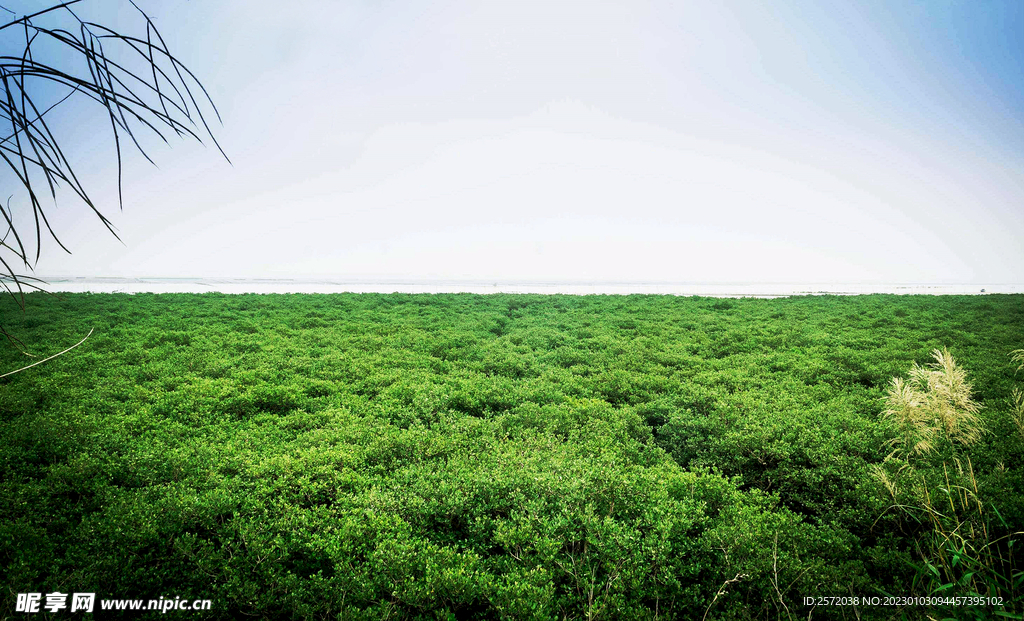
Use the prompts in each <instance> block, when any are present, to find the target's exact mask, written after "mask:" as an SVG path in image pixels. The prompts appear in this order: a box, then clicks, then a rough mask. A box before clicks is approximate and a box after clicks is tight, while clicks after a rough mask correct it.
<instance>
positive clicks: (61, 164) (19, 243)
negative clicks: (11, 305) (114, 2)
mask: <svg viewBox="0 0 1024 621" xmlns="http://www.w3.org/2000/svg"><path fill="white" fill-rule="evenodd" d="M83 1H84V0H70V1H69V2H63V3H59V4H55V5H53V6H50V7H48V8H45V9H43V10H41V11H37V12H35V13H32V14H31V15H25V16H23V17H18V18H16V19H13V20H11V21H9V22H7V23H5V24H3V25H0V42H3V43H6V45H5V46H4V49H8V50H9V49H11V48H12V46H13V45H18V46H19V47H20V48H21V50H22V51H21V53H20V54H17V55H14V54H5V55H0V88H2V89H3V90H2V92H0V159H2V160H3V164H0V166H6V168H7V169H8V171H9V172H10V173H11V174H12V180H15V185H16V186H17V187H18V188H19V194H20V197H21V199H22V200H25V201H26V208H31V212H32V219H31V224H30V225H22V224H20V222H21V220H20V219H19V218H17V217H15V216H16V214H15V213H14V209H12V207H11V202H10V200H8V202H7V205H6V207H5V206H3V205H2V204H0V216H2V220H0V228H3V227H5V230H4V232H3V234H2V236H0V286H3V288H4V290H5V291H6V292H7V293H8V294H9V295H10V296H11V297H13V298H14V299H15V300H17V302H18V305H19V306H20V307H21V308H22V309H24V305H25V299H24V292H25V289H37V290H38V289H40V288H41V286H42V285H43V284H45V283H42V281H40V280H39V279H37V278H34V277H32V276H28V275H25V274H23V273H17V270H18V267H17V266H19V265H20V266H21V267H22V268H23V269H25V270H28V271H30V272H31V271H33V270H34V269H35V266H36V264H37V263H38V261H39V258H40V255H41V251H42V243H43V237H44V236H46V237H49V238H51V239H52V240H53V241H54V242H56V243H57V245H58V246H60V247H61V248H62V249H63V250H64V251H65V252H68V253H70V250H69V249H68V248H67V247H66V246H65V245H64V244H63V243H62V242H61V240H60V238H59V237H58V234H57V232H56V231H55V230H54V228H53V226H52V225H51V223H50V220H49V219H48V217H47V213H48V210H49V209H50V208H51V207H52V206H54V205H56V201H57V194H58V189H68V190H70V191H71V192H72V194H73V195H74V196H75V197H76V198H77V199H78V200H80V201H81V202H83V203H85V205H86V206H88V207H89V208H90V209H91V210H92V211H93V213H94V214H95V215H96V216H97V217H98V218H99V220H100V222H102V223H103V225H104V226H105V227H106V229H107V230H108V231H109V232H110V233H111V234H112V235H114V237H115V238H117V233H116V231H115V229H114V226H113V223H112V222H111V221H110V220H109V219H108V218H107V217H106V216H105V215H104V214H103V213H102V212H101V210H100V208H99V207H98V206H97V204H96V203H95V202H94V201H93V200H92V198H91V196H90V194H89V192H88V190H87V189H86V187H85V186H84V184H83V183H82V182H81V181H80V180H79V178H78V176H77V175H76V174H75V171H74V168H73V166H72V164H71V160H70V159H69V158H68V156H67V152H66V150H65V148H64V145H65V144H66V141H65V140H64V137H63V136H61V135H58V132H56V131H54V125H53V124H52V123H47V119H48V118H50V117H51V116H52V115H54V114H58V113H60V111H61V110H62V108H61V104H63V103H64V102H66V101H68V100H69V99H73V98H74V99H82V100H84V101H86V102H92V103H93V104H94V105H95V106H99V107H100V108H101V109H102V110H103V112H104V113H105V116H106V118H107V120H108V121H109V128H110V132H111V134H112V137H113V141H114V152H115V161H116V163H117V193H118V206H119V207H123V192H122V188H123V181H124V179H123V156H124V153H123V145H124V144H125V143H126V142H130V143H131V144H132V145H134V147H135V149H137V150H138V151H139V153H141V154H142V156H143V157H145V158H146V159H147V160H149V161H150V162H152V161H153V160H152V158H151V157H150V155H149V154H148V153H147V152H146V150H145V149H144V148H143V146H142V143H141V142H140V138H142V135H141V134H140V132H142V133H148V134H152V135H155V136H156V137H158V138H160V140H161V141H163V142H165V143H167V142H168V139H167V135H166V134H167V132H173V133H174V134H175V135H176V136H178V137H181V138H191V139H195V140H197V141H199V142H200V143H202V142H204V141H205V140H209V141H210V142H212V143H213V144H214V146H216V147H217V149H218V150H219V151H220V153H221V154H222V155H224V157H225V159H227V155H226V154H225V153H224V150H223V149H222V148H221V146H220V144H219V143H218V142H217V140H216V138H215V137H214V134H213V131H212V130H211V128H210V124H209V122H208V116H209V113H210V112H212V113H213V115H214V116H215V117H216V118H217V120H218V122H219V121H220V113H219V112H218V111H217V108H216V106H215V105H214V103H213V99H212V98H211V97H210V95H209V93H208V92H207V90H206V88H205V87H204V86H203V85H202V83H200V81H199V80H198V78H197V77H196V76H195V74H194V73H193V72H192V71H190V70H189V69H188V68H187V67H186V66H185V65H184V64H183V63H182V62H181V61H180V60H179V59H178V58H177V57H175V56H174V55H173V54H172V53H171V51H170V49H169V48H168V46H167V44H166V42H165V41H164V39H163V37H162V36H161V34H160V32H159V30H158V29H157V27H156V25H155V24H154V23H153V20H152V19H150V17H149V16H148V15H147V14H146V13H145V12H144V11H143V10H142V9H141V8H139V7H138V5H136V4H135V2H132V6H133V7H135V9H136V10H137V11H138V14H139V16H140V21H141V22H142V24H140V27H139V32H140V33H141V31H142V25H144V27H145V35H144V36H135V35H133V34H129V33H126V32H119V31H117V30H114V29H111V28H110V27H108V26H105V25H103V24H100V23H97V22H94V21H89V20H87V19H83V18H82V17H80V16H79V15H78V14H77V13H76V12H75V8H77V7H74V5H78V4H79V3H81V2H83ZM129 1H131V0H129ZM5 10H7V9H5ZM8 12H10V11H9V10H8ZM68 24H72V27H70V28H69V27H67V25H68ZM4 37H8V38H9V39H8V41H3V38H4ZM40 49H47V50H50V56H48V57H51V56H52V57H53V58H59V59H61V60H60V62H42V61H40V60H37V58H38V56H39V54H37V53H34V52H36V51H38V50H40ZM53 50H57V53H56V54H54V53H53ZM136 65H138V66H139V67H141V68H139V69H136V68H133V67H135V66H136ZM54 89H56V90H58V91H61V92H59V94H58V97H57V98H56V99H57V100H56V101H55V102H54V103H49V100H47V103H49V105H46V104H44V103H42V102H41V101H40V100H41V97H40V95H39V92H40V90H44V91H47V92H48V93H52V92H53V90H54ZM4 130H6V131H4ZM229 161H230V160H229ZM19 226H25V228H29V229H33V228H34V235H31V234H29V235H28V236H26V233H29V231H24V230H19V228H18V227H19ZM118 239H120V238H118ZM33 243H34V246H35V248H34V251H33V249H32V245H33ZM5 255H6V256H5ZM0 333H3V334H4V335H6V336H7V337H8V340H10V341H11V342H12V343H14V344H15V345H18V342H17V341H16V339H13V337H11V336H10V335H9V334H8V332H7V330H5V329H4V326H3V325H2V324H0ZM19 348H20V346H19Z"/></svg>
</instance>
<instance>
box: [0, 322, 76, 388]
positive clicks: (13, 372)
mask: <svg viewBox="0 0 1024 621" xmlns="http://www.w3.org/2000/svg"><path fill="white" fill-rule="evenodd" d="M93 330H95V328H89V334H86V335H85V338H83V339H82V340H81V341H78V342H77V343H75V344H74V345H72V346H71V347H68V348H67V349H65V350H64V351H62V352H60V353H58V354H54V355H52V356H50V357H49V358H43V359H42V360H40V361H39V362H33V363H32V364H30V365H28V366H27V367H21V368H20V369H18V370H16V371H9V372H7V373H4V374H3V375H0V379H3V378H5V377H7V376H8V375H14V374H15V373H21V372H22V371H24V370H25V369H31V368H32V367H34V366H36V365H37V364H43V363H44V362H46V361H47V360H53V359H54V358H56V357H57V356H63V355H64V354H66V353H68V352H69V351H71V350H72V349H74V348H76V347H78V346H79V345H81V344H82V343H84V342H85V339H87V338H89V337H90V336H92V331H93Z"/></svg>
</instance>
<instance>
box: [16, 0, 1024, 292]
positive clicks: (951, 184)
mask: <svg viewBox="0 0 1024 621" xmlns="http://www.w3.org/2000/svg"><path fill="white" fill-rule="evenodd" d="M23 4H25V5H26V6H28V5H29V4H30V3H23ZM83 4H90V6H89V10H92V11H95V14H96V15H97V16H98V17H103V18H104V19H113V20H116V21H117V23H119V24H122V25H123V26H124V27H127V28H137V24H138V22H137V21H135V20H134V19H133V16H132V14H131V11H130V10H127V9H125V8H124V7H122V10H121V11H120V12H118V14H117V15H114V14H113V13H112V12H108V13H106V14H103V13H101V11H104V10H106V11H111V6H113V4H112V3H108V4H106V5H105V6H104V7H100V6H99V3H96V2H92V3H83ZM142 6H143V7H144V8H146V10H147V11H148V12H150V13H151V14H152V15H153V16H154V18H155V21H156V23H157V24H158V26H159V27H160V28H161V31H162V33H163V35H164V37H165V38H166V39H167V41H168V44H169V45H170V46H171V48H172V50H173V51H175V52H176V53H177V54H178V55H179V56H180V57H181V58H182V60H184V61H185V62H186V64H187V65H188V66H189V67H190V68H192V69H193V70H194V71H195V72H196V74H197V75H198V76H199V77H200V78H201V79H202V80H203V82H204V84H205V85H206V86H207V87H208V88H209V90H210V92H211V94H212V95H213V97H214V99H215V101H216V103H217V105H218V106H219V108H220V111H221V113H222V115H223V118H224V125H223V127H221V128H219V129H218V130H217V136H218V139H219V140H220V142H221V143H222V145H223V146H224V148H225V150H226V151H227V152H228V154H229V156H230V157H231V159H232V162H233V165H228V164H227V163H225V162H224V161H223V159H220V158H219V155H218V154H217V152H216V150H214V149H212V148H202V147H199V146H196V145H193V144H189V143H175V144H172V146H171V148H165V147H162V146H159V145H154V147H155V148H154V149H153V153H152V155H153V156H154V159H155V160H156V161H157V163H158V164H159V168H153V167H152V166H150V165H149V164H148V163H146V162H145V161H144V160H142V159H141V158H139V157H134V158H132V159H130V161H129V163H128V166H127V168H126V173H127V181H126V183H125V208H124V211H123V212H118V211H117V207H116V194H115V192H114V183H113V167H112V165H111V164H112V160H111V158H110V154H111V151H110V148H111V145H110V141H109V139H108V138H107V137H105V136H104V134H103V131H104V130H105V129H106V126H105V125H104V124H103V119H102V117H98V116H97V115H96V114H95V113H94V111H90V109H89V107H88V105H87V104H86V102H70V101H69V102H68V104H65V106H66V107H64V108H62V109H59V110H60V114H61V115H64V116H63V117H62V120H61V123H62V125H61V127H63V128H64V129H66V130H67V131H68V132H69V134H68V135H69V136H70V138H69V143H68V149H69V150H71V151H76V150H77V153H79V154H81V155H80V157H81V161H82V162H83V164H82V171H83V178H84V180H85V181H86V182H87V183H88V184H89V187H90V188H91V189H92V190H93V192H94V194H95V196H96V198H97V199H99V201H101V204H103V205H108V206H109V207H108V208H107V209H106V211H107V212H108V215H110V217H111V219H112V220H113V221H114V223H115V225H116V226H117V227H118V231H119V234H120V235H121V237H122V239H123V240H124V244H120V243H118V242H117V241H116V240H114V239H113V237H111V236H110V235H109V234H108V233H105V232H104V230H103V229H102V227H101V226H99V224H98V222H97V221H96V219H95V216H93V215H91V214H90V213H89V212H88V210H87V209H85V208H84V207H81V206H79V205H74V204H72V203H71V202H70V201H64V202H62V203H61V207H60V209H59V210H58V212H55V213H56V216H55V222H54V224H55V228H57V230H58V233H59V234H61V238H62V240H63V241H64V242H65V244H66V245H68V246H69V247H70V248H71V250H72V251H73V252H74V254H73V255H71V256H65V255H64V254H63V253H62V252H60V251H59V249H57V248H56V247H54V246H53V245H49V246H46V247H45V248H44V254H43V258H42V259H41V261H40V262H39V265H38V268H37V271H38V273H40V274H62V275H72V274H73V275H92V276H95V275H107V276H186V275H187V276H218V275H220V276H255V277H258V276H267V277H271V276H273V277H294V276H305V277H310V276H312V277H316V276H324V277H332V278H338V277H359V278H366V277H371V278H372V277H381V278H396V277H398V278H413V279H417V278H419V279H436V278H443V279H459V278H466V279H500V280H517V279H519V280H531V279H533V280H537V279H543V280H563V281H594V280H611V281H622V280H632V281H676V282H820V281H834V282H981V283H983V282H1015V283H1019V282H1024V236H1022V235H1021V231H1022V230H1024V208H1022V206H1024V162H1022V159H1024V158H1022V155H1024V124H1022V119H1024V70H1022V69H1024V67H1022V59H1024V49H1022V41H1024V37H1021V36H1020V33H1021V32H1024V3H1021V2H1018V1H1016V0H1013V1H1005V2H995V1H987V0H975V1H971V2H953V1H945V0H931V1H927V2H925V1H921V2H915V1H910V0H906V1H899V2H892V1H886V2H860V3H849V2H820V1H809V0H808V1H782V2H773V3H759V2H739V1H736V2H723V1H721V0H717V1H697V2H686V3H676V2H653V3H642V2H586V3H584V2H557V1H555V2H551V1H545V2H515V3H494V2H432V3H408V2H404V3H403V2H383V3H382V2H345V3H340V2H327V1H311V0H297V1H295V2H292V3H289V4H288V5H287V7H286V8H284V7H283V5H281V4H280V3H260V2H252V1H248V2H241V1H232V0H227V1H224V2H217V3H201V2H190V3H180V2H145V3H142ZM9 8H15V7H14V6H11V7H9ZM16 10H23V9H22V8H21V7H18V8H17V9H16ZM17 200H18V197H16V198H15V202H14V203H13V204H17V203H16V201H17ZM22 200H23V199H22Z"/></svg>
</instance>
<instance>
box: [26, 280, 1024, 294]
mask: <svg viewBox="0 0 1024 621" xmlns="http://www.w3.org/2000/svg"><path fill="white" fill-rule="evenodd" d="M43 280H45V281H46V282H47V283H48V284H47V286H46V287H45V288H46V290H48V291H52V292H71V293H83V292H90V293H212V292H216V293H483V294H486V293H546V294H555V293H561V294H571V295H591V294H614V295H628V294H634V293H640V294H660V295H684V296H690V295H699V296H707V297H721V298H742V297H752V298H779V297H788V296H794V295H863V294H869V293H892V294H900V295H922V294H923V295H965V294H966V295H978V294H982V295H983V294H991V293H1024V284H928V283H891V284H877V283H876V284H858V283H718V284H715V283H664V282H531V281H501V280H494V281H486V280H461V281H460V280H413V279H408V280H402V279H394V280H379V281H370V280H358V279H352V280H345V279H302V278H188V277H182V278H103V277H88V276H73V277H69V276H53V277H48V278H43Z"/></svg>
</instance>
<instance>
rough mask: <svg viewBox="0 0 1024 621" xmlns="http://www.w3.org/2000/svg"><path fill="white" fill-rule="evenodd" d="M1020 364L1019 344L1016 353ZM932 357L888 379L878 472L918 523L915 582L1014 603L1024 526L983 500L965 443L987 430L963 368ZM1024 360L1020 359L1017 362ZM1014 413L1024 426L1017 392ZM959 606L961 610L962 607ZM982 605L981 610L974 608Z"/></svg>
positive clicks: (929, 589) (931, 589) (935, 591)
mask: <svg viewBox="0 0 1024 621" xmlns="http://www.w3.org/2000/svg"><path fill="white" fill-rule="evenodd" d="M1014 356H1015V357H1014V360H1015V361H1017V360H1020V361H1021V362H1022V363H1024V350H1017V351H1016V352H1014ZM933 358H934V360H935V362H933V363H931V364H929V365H928V366H926V367H924V366H920V365H918V364H916V363H915V364H914V366H913V367H912V368H911V369H910V372H909V380H906V381H905V380H903V379H902V378H898V377H897V378H893V380H892V381H891V383H890V387H889V390H888V393H887V395H886V407H885V409H884V411H883V417H884V419H885V420H886V421H887V422H888V423H889V425H890V427H891V429H892V431H893V438H892V439H891V440H890V442H889V444H890V446H891V447H892V448H893V451H892V453H890V455H889V457H888V458H887V459H886V463H885V464H884V465H883V466H880V467H876V468H875V471H874V472H875V477H876V478H877V479H878V481H879V482H880V483H881V484H882V486H883V487H884V489H885V491H886V492H887V493H888V494H889V496H890V497H891V498H892V500H893V503H894V504H893V505H892V507H893V508H896V509H898V510H899V511H900V512H901V513H902V514H903V515H905V516H907V517H909V518H910V521H911V523H914V524H916V525H917V527H918V528H919V529H920V533H919V536H918V538H917V542H916V545H917V549H916V550H915V552H916V555H917V556H918V557H919V558H920V561H921V563H920V564H919V565H917V566H916V567H917V570H918V575H917V580H916V583H915V586H916V587H917V588H918V590H923V591H924V592H925V593H926V594H928V595H948V596H953V595H956V596H985V597H1003V598H1004V600H1005V601H1006V602H1007V604H1008V605H1011V606H1012V605H1016V604H1014V602H1016V601H1018V600H1019V595H1020V594H1021V589H1022V586H1024V572H1022V571H1021V568H1020V561H1019V560H1018V559H1017V558H1016V556H1015V555H1017V554H1018V553H1019V550H1016V549H1015V547H1019V545H1021V535H1024V533H1022V532H1011V531H1012V529H1010V527H1009V526H1008V524H1007V523H1006V520H1004V519H1003V516H1002V515H1001V514H1000V513H999V510H998V509H997V508H996V507H995V505H994V504H991V503H988V502H986V501H984V500H983V499H982V494H981V493H980V492H979V489H978V479H977V476H976V474H975V470H974V464H973V463H972V461H971V458H970V456H969V455H968V454H966V452H965V451H966V449H968V448H970V447H972V446H974V445H975V444H977V443H978V442H979V441H980V440H981V439H982V437H983V435H984V434H985V433H986V429H985V427H984V426H983V424H982V421H981V419H980V417H979V416H978V414H979V412H980V410H981V405H980V404H979V403H978V402H976V401H975V400H974V398H973V394H972V386H971V383H970V382H969V381H968V380H967V372H966V370H965V369H963V368H962V367H960V366H959V365H958V364H957V362H956V359H955V358H953V356H952V355H950V353H949V351H948V350H946V349H942V350H941V351H940V350H935V351H934V352H933ZM1022 366H1024V364H1022ZM1011 415H1012V416H1013V417H1014V420H1015V422H1016V423H1017V426H1018V428H1019V429H1022V430H1024V395H1022V393H1021V392H1020V391H1019V390H1016V391H1014V409H1013V412H1012V413H1011ZM961 612H963V611H961ZM983 612H984V611H982V610H981V609H979V610H978V613H979V614H982V613H983Z"/></svg>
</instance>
